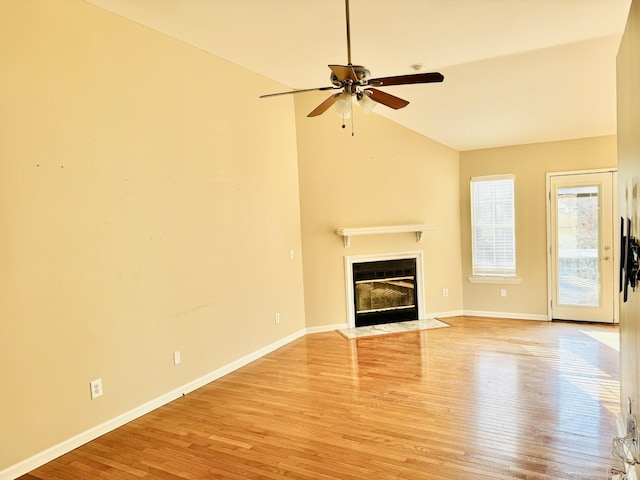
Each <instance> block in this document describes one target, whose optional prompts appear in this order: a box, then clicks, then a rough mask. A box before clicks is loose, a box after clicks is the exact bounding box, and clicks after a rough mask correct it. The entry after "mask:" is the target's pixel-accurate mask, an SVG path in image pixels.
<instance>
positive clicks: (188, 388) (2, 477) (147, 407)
mask: <svg viewBox="0 0 640 480" xmlns="http://www.w3.org/2000/svg"><path fill="white" fill-rule="evenodd" d="M306 333H307V331H306V330H304V329H303V330H299V331H297V332H295V333H292V334H291V335H289V336H287V337H284V338H282V339H280V340H278V341H277V342H274V343H272V344H270V345H267V346H266V347H263V348H261V349H259V350H256V351H255V352H253V353H250V354H248V355H245V356H244V357H242V358H239V359H238V360H236V361H234V362H231V363H229V364H228V365H225V366H223V367H221V368H218V369H217V370H214V371H213V372H210V373H208V374H207V375H205V376H203V377H200V378H198V379H196V380H194V381H192V382H189V383H187V384H185V385H182V386H181V387H178V388H175V389H173V390H171V391H170V392H167V393H165V394H164V395H161V396H160V397H158V398H156V399H154V400H151V401H150V402H147V403H145V404H143V405H140V406H139V407H136V408H134V409H133V410H130V411H128V412H126V413H123V414H122V415H119V416H117V417H116V418H113V419H111V420H107V421H106V422H104V423H102V424H100V425H97V426H96V427H93V428H90V429H89V430H87V431H85V432H82V433H80V434H78V435H76V436H74V437H72V438H70V439H68V440H65V441H64V442H61V443H59V444H58V445H54V446H53V447H51V448H48V449H47V450H44V451H43V452H40V453H38V454H36V455H34V456H32V457H30V458H27V459H26V460H23V461H22V462H20V463H17V464H16V465H12V466H11V467H9V468H6V469H5V470H2V471H0V480H14V479H15V478H17V477H20V476H22V475H24V474H25V473H28V472H30V471H31V470H34V469H36V468H38V467H40V466H42V465H44V464H45V463H47V462H50V461H51V460H54V459H56V458H58V457H59V456H61V455H64V454H65V453H68V452H70V451H71V450H73V449H75V448H78V447H79V446H81V445H84V444H85V443H87V442H90V441H91V440H95V439H96V438H98V437H100V436H102V435H104V434H105V433H108V432H110V431H112V430H115V429H116V428H118V427H121V426H122V425H124V424H126V423H129V422H131V421H132V420H135V419H136V418H139V417H141V416H143V415H145V414H147V413H149V412H151V411H153V410H155V409H156V408H159V407H161V406H163V405H166V404H167V403H170V402H172V401H173V400H175V399H176V398H180V397H181V396H183V395H186V394H187V393H190V392H193V391H194V390H197V389H198V388H200V387H203V386H205V385H207V384H208V383H211V382H213V381H214V380H217V379H218V378H220V377H223V376H225V375H227V374H229V373H231V372H233V371H234V370H237V369H239V368H241V367H244V366H245V365H247V364H249V363H251V362H253V361H254V360H257V359H259V358H261V357H263V356H265V355H267V354H269V353H271V352H273V351H275V350H277V349H278V348H280V347H283V346H285V345H287V344H288V343H291V342H292V341H294V340H297V339H298V338H300V337H303V336H304V335H305V334H306Z"/></svg>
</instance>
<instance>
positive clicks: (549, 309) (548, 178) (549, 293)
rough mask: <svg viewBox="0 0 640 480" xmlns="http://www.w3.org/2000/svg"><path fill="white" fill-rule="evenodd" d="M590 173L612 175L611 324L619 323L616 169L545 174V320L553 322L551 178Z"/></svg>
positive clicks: (618, 233) (618, 237) (618, 236)
mask: <svg viewBox="0 0 640 480" xmlns="http://www.w3.org/2000/svg"><path fill="white" fill-rule="evenodd" d="M590 173H611V174H612V185H611V187H612V189H611V195H612V197H613V198H612V199H611V200H612V210H613V212H612V216H613V218H612V228H613V248H612V250H613V256H612V259H611V261H612V262H613V265H614V269H615V270H614V272H613V273H614V274H613V323H615V324H617V323H619V321H620V304H619V301H618V300H619V298H618V297H619V295H618V293H619V291H620V281H619V277H618V275H617V266H618V265H619V264H620V231H619V230H620V229H619V218H618V169H617V168H615V167H612V168H597V169H593V170H573V171H563V172H547V174H546V191H547V194H546V199H547V200H546V203H547V320H549V321H551V320H553V305H552V304H551V301H552V299H553V282H554V281H555V280H554V278H553V269H552V264H551V262H552V258H551V256H552V248H551V247H552V236H553V235H552V233H553V232H552V231H551V177H562V176H565V177H566V176H571V175H585V174H590Z"/></svg>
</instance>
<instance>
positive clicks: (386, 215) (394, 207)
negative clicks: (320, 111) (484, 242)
mask: <svg viewBox="0 0 640 480" xmlns="http://www.w3.org/2000/svg"><path fill="white" fill-rule="evenodd" d="M327 73H328V71H327ZM327 96H328V95H327V94H326V93H323V94H317V95H316V94H300V95H298V96H297V97H296V115H297V129H298V155H299V170H300V204H301V207H300V209H301V212H302V242H303V248H304V279H305V306H306V320H307V326H308V327H319V326H323V325H336V324H342V323H345V322H346V321H347V319H346V300H345V282H344V276H345V272H344V256H345V255H363V254H378V253H388V252H403V251H415V250H422V251H423V252H424V268H425V286H424V288H425V297H426V298H425V303H426V311H427V312H428V313H434V312H450V311H458V312H459V311H460V309H461V307H462V292H461V281H460V243H459V239H460V232H459V230H460V221H459V192H458V152H456V151H455V150H452V149H450V148H447V147H445V146H443V145H441V144H438V143H436V142H434V141H432V140H430V139H428V138H425V137H423V136H421V135H419V134H416V133H414V132H411V131H408V130H407V129H405V128H403V127H401V126H399V125H397V124H394V123H392V122H390V121H388V120H386V119H384V118H383V117H381V116H379V115H376V114H374V113H372V114H370V115H367V116H364V115H362V114H361V111H360V110H358V109H357V107H356V109H355V111H354V113H355V136H354V137H352V136H351V133H350V123H347V128H346V129H344V130H343V129H341V128H340V125H341V119H340V118H338V117H337V116H336V114H335V113H334V111H333V109H331V110H329V111H328V112H326V113H325V114H324V115H322V116H320V117H316V118H307V117H306V115H307V113H309V112H310V111H311V110H312V109H313V108H315V106H316V105H317V104H319V103H320V102H321V101H322V100H323V99H324V98H326V97H327ZM376 108H377V109H382V108H385V107H383V106H381V105H379V106H378V107H376ZM408 108H410V107H408ZM414 223H426V224H430V225H434V226H435V230H433V231H429V232H426V233H425V235H424V240H423V243H416V236H415V235H414V234H411V233H403V234H389V235H380V236H360V237H354V238H352V241H351V245H352V246H351V247H350V248H345V247H344V245H343V241H342V238H341V237H338V236H337V235H336V234H335V229H336V228H338V227H362V226H381V225H399V224H414ZM443 288H448V289H449V297H447V298H443V297H442V289H443Z"/></svg>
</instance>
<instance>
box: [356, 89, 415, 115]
mask: <svg viewBox="0 0 640 480" xmlns="http://www.w3.org/2000/svg"><path fill="white" fill-rule="evenodd" d="M365 93H366V94H367V95H368V97H369V98H370V99H371V100H374V101H376V102H378V103H381V104H383V105H386V106H387V107H390V108H393V109H394V110H398V109H399V108H404V107H406V106H407V105H409V102H407V101H406V100H403V99H402V98H400V97H396V96H395V95H390V94H388V93H387V92H383V91H382V90H376V89H375V88H367V89H366V90H365Z"/></svg>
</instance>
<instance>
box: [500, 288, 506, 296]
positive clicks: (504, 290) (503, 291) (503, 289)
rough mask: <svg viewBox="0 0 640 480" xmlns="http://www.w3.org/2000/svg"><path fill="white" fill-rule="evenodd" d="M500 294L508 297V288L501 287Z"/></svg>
mask: <svg viewBox="0 0 640 480" xmlns="http://www.w3.org/2000/svg"><path fill="white" fill-rule="evenodd" d="M500 296H501V297H506V296H507V289H506V288H501V289H500Z"/></svg>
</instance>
